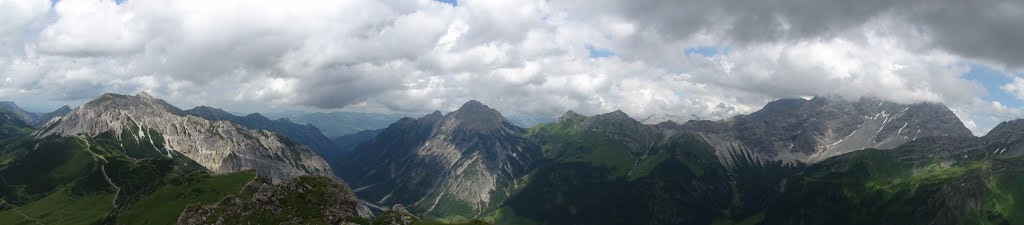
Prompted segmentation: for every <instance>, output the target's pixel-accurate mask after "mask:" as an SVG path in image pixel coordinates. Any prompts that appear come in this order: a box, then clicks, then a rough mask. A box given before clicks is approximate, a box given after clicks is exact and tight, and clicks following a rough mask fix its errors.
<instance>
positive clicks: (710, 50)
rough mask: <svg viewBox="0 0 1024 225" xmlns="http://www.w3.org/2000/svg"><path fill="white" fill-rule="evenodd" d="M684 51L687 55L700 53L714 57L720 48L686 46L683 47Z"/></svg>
mask: <svg viewBox="0 0 1024 225" xmlns="http://www.w3.org/2000/svg"><path fill="white" fill-rule="evenodd" d="M683 53H686V55H690V54H698V55H702V56H704V57H712V56H715V55H718V48H714V47H709V46H697V47H692V48H685V49H683Z"/></svg>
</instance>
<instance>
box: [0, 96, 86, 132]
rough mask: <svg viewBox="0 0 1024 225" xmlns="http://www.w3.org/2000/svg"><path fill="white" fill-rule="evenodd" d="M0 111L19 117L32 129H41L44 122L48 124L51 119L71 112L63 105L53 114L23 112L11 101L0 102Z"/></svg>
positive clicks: (69, 108)
mask: <svg viewBox="0 0 1024 225" xmlns="http://www.w3.org/2000/svg"><path fill="white" fill-rule="evenodd" d="M0 109H3V110H7V111H8V112H12V113H14V115H17V116H18V117H21V119H22V120H24V121H25V122H27V123H29V124H31V125H32V126H34V127H41V126H43V125H45V124H46V122H49V121H50V119H53V118H54V117H59V116H64V114H68V113H69V112H71V107H69V106H66V105H65V106H61V107H60V108H58V109H57V110H54V111H53V112H48V113H34V112H29V111H25V110H24V109H22V108H21V107H18V104H15V103H14V102H12V101H0Z"/></svg>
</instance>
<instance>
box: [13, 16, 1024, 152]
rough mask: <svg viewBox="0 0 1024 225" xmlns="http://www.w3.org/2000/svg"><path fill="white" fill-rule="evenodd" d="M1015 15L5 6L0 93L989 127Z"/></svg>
mask: <svg viewBox="0 0 1024 225" xmlns="http://www.w3.org/2000/svg"><path fill="white" fill-rule="evenodd" d="M1021 21H1024V1H1016V0H975V1H962V0H927V1H926V0H863V1H848V0H820V1H804V0H777V1H739V0H687V1H664V0H647V1H611V0H599V1H594V0H550V1H545V0H535V1H478V0H464V1H459V2H458V3H457V4H447V3H441V2H435V1H429V0H420V1H397V0H358V1H356V0H353V1H326V0H325V1H316V0H311V1H272V0H218V1H206V0H175V1H171V0H127V1H124V2H121V3H116V2H114V1H107V0H102V1H98V0H61V1H58V2H56V3H52V2H51V1H49V0H0V100H3V99H13V100H15V101H18V102H19V103H20V104H22V105H30V106H33V105H34V106H35V107H37V108H44V107H55V106H56V105H59V104H65V103H71V104H80V103H81V102H83V101H87V100H89V99H92V98H95V97H96V96H98V95H99V94H101V93H103V92H120V93H134V92H138V91H148V92H150V93H151V94H153V95H155V96H158V97H161V98H164V99H167V100H168V101H170V102H171V103H174V104H177V105H179V106H183V107H187V106H191V105H213V106H218V107H225V108H228V109H229V110H233V111H274V110H283V109H299V110H352V111H393V112H425V111H432V110H435V109H441V110H452V109H454V108H457V107H458V106H459V105H461V104H462V103H463V102H465V101H467V100H469V99H477V100H480V101H482V102H484V103H485V104H488V105H490V106H492V107H494V108H497V109H499V110H501V111H502V112H504V113H506V114H512V115H522V116H542V117H543V116H546V117H554V116H557V115H559V114H561V113H562V112H564V111H565V110H568V109H572V110H576V111H578V112H581V113H585V114H595V113H602V112H608V111H613V110H615V109H621V110H623V111H625V112H627V113H629V114H630V115H633V116H636V117H642V116H644V115H649V114H651V113H658V112H665V113H670V114H683V115H685V114H695V115H697V116H700V117H701V118H710V119H718V118H725V117H728V116H732V115H735V114H738V113H749V112H752V111H754V110H757V109H759V108H760V107H761V106H762V105H763V104H764V103H766V102H768V101H771V100H774V99H777V98H791V97H801V96H815V95H819V96H839V97H844V98H848V99H856V98H859V97H863V96H871V97H880V98H883V99H887V100H892V101H898V102H904V103H911V102H920V101H931V102H942V103H945V104H946V105H948V106H950V107H951V108H953V109H954V111H955V112H956V113H957V115H959V116H960V117H961V119H962V120H964V122H965V124H967V125H968V127H969V128H971V129H972V130H973V131H974V132H975V133H976V134H984V133H985V132H987V131H988V130H989V129H991V128H992V127H993V126H995V125H996V124H997V123H998V122H999V121H1002V120H1007V119H1012V118H1017V117H1020V115H1021V109H1020V107H1021V105H1020V101H1021V100H1020V99H1024V79H1021V78H1018V76H1020V75H1021V72H1022V71H1024V44H1022V43H1021V40H1024V23H1022V22H1021ZM974 67H984V68H987V69H990V70H994V71H998V72H999V74H998V76H1005V77H1004V78H1005V79H1006V80H1008V82H1005V83H1000V84H995V86H994V87H995V88H986V85H984V84H982V83H980V82H979V81H976V80H974V79H968V78H967V77H965V73H968V72H969V71H971V70H972V68H974ZM997 92H998V93H1005V94H1006V95H1007V96H1012V98H1010V99H992V98H989V97H987V96H992V95H993V93H997Z"/></svg>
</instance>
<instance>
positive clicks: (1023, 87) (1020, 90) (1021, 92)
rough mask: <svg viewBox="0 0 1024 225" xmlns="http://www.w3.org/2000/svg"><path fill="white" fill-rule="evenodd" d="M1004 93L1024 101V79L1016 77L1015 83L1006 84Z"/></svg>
mask: <svg viewBox="0 0 1024 225" xmlns="http://www.w3.org/2000/svg"><path fill="white" fill-rule="evenodd" d="M1000 88H1001V89H1003V91H1006V92H1007V93H1010V94H1012V95H1013V96H1014V97H1017V99H1021V100H1024V79H1022V78H1020V77H1014V78H1013V82H1010V83H1007V84H1004V85H1003V86H1002V87H1000Z"/></svg>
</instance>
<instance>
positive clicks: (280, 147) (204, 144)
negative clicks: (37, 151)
mask: <svg viewBox="0 0 1024 225" xmlns="http://www.w3.org/2000/svg"><path fill="white" fill-rule="evenodd" d="M105 133H112V134H113V136H115V137H119V138H121V139H128V140H130V141H133V142H137V143H145V144H149V145H153V146H162V148H158V149H159V150H161V151H162V154H164V155H166V156H167V157H171V152H177V153H180V154H182V155H184V156H186V157H188V158H189V159H191V160H194V161H195V162H197V163H199V164H200V165H202V166H203V167H205V168H206V169H208V170H210V171H212V172H214V173H227V172H235V171H243V170H254V171H256V172H257V173H260V174H262V175H265V176H268V177H270V178H271V179H273V180H274V181H280V180H283V179H285V178H290V177H295V176H299V175H323V176H331V177H333V175H332V174H331V167H330V166H328V165H327V163H326V162H325V161H324V160H323V159H322V158H320V157H319V156H317V155H316V154H315V153H313V152H312V151H310V150H309V148H307V147H305V146H302V145H300V144H297V143H295V142H293V141H291V140H289V139H288V138H285V137H284V136H281V135H279V134H277V133H273V132H270V131H265V130H251V129H246V128H245V127H242V126H239V125H237V124H234V123H231V122H228V121H211V120H206V119H203V118H200V117H196V116H191V115H188V114H187V113H185V112H184V111H182V110H181V109H178V108H176V107H174V106H172V105H170V104H167V103H166V102H164V101H163V100H160V99H156V98H154V97H152V96H150V95H149V94H147V93H145V92H142V93H139V94H138V95H135V96H129V95H119V94H103V95H102V96H100V97H99V98H98V99H96V100H93V101H90V102H88V103H86V104H85V105H83V106H81V107H78V108H75V109H74V110H72V111H71V112H70V113H68V114H67V115H65V116H63V117H58V118H55V119H54V120H52V121H51V122H50V124H48V125H46V126H45V127H44V129H42V130H39V131H37V133H36V135H35V136H36V138H46V137H48V136H53V135H56V136H71V135H79V134H81V135H86V136H90V137H95V136H98V135H101V134H105Z"/></svg>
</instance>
